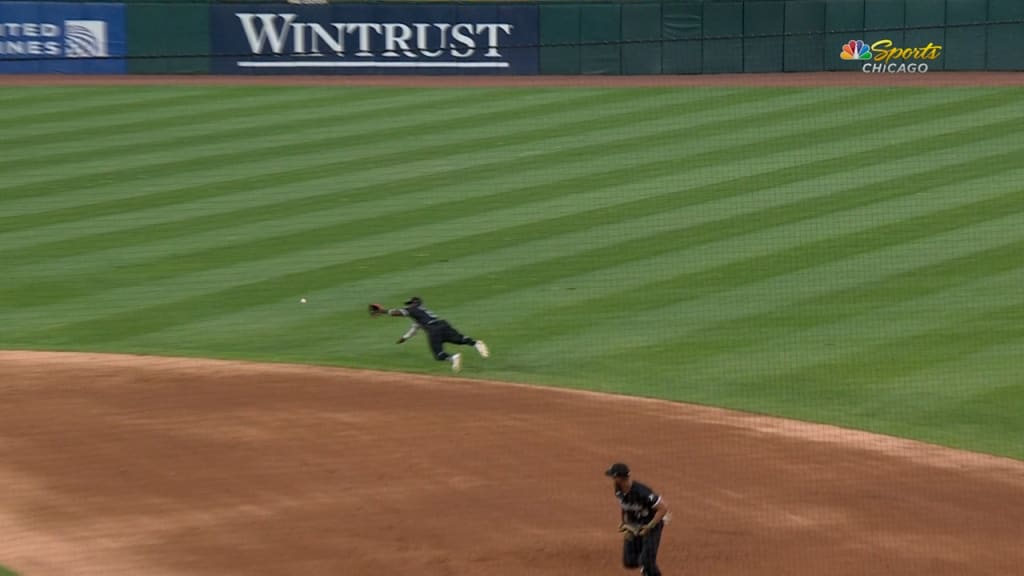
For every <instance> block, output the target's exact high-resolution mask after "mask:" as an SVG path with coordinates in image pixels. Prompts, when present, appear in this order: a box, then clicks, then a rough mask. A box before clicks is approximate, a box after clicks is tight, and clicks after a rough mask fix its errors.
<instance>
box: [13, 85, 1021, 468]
mask: <svg viewBox="0 0 1024 576" xmlns="http://www.w3.org/2000/svg"><path fill="white" fill-rule="evenodd" d="M0 106H2V109H3V110H4V127H3V138H2V139H0V152H2V154H0V174H2V176H0V262H2V263H3V275H4V281H3V282H2V283H0V306H2V309H0V315H2V318H3V324H2V326H3V328H2V330H0V348H36V349H56V350H94V351H122V352H141V353H159V354H173V355H193V356H213V357H226V358H246V359H262V360H272V361H300V362H313V363H327V364H340V365H349V366H360V367H372V368H383V369H390V370H409V371H423V372H434V373H443V372H445V366H444V365H441V364H438V363H435V362H433V361H432V360H431V359H430V358H429V355H428V353H427V350H426V346H425V344H424V343H423V342H422V341H417V342H412V343H409V344H406V345H405V346H403V347H397V346H395V344H394V340H395V338H397V336H398V335H400V334H401V333H402V332H403V331H404V329H405V324H404V323H403V322H402V321H399V320H394V319H378V320H373V321H371V320H370V319H369V318H368V317H367V316H366V313H365V305H366V303H368V302H371V301H381V302H385V303H388V304H394V303H397V302H399V301H401V300H402V299H404V298H405V297H407V296H408V295H410V294H419V295H421V296H423V297H424V298H425V299H426V301H427V303H428V304H429V305H430V306H431V307H432V308H435V309H436V310H437V311H438V312H440V313H442V314H443V315H444V316H447V317H448V318H449V319H450V320H451V321H452V322H453V323H454V324H455V325H456V326H457V327H459V328H461V329H462V330H464V331H465V332H467V333H469V334H471V335H474V336H478V337H480V338H484V339H486V340H488V342H489V343H490V344H491V347H492V350H493V352H494V356H493V358H492V359H490V360H489V361H487V362H486V363H485V362H483V361H481V360H479V359H477V358H475V357H473V356H472V355H471V356H470V357H469V360H468V362H467V366H466V374H467V375H468V376H471V377H483V378H497V379H504V380H514V381H525V382H534V383H547V384H555V385H562V386H574V387H585V388H592V389H596V390H605V391H616V392H625V393H631V394H641V395H647V396H658V397H665V398H670V399H676V400H686V401H692V402H700V403H706V404H714V405H721V406H727V407H733V408H739V409H744V410H751V411H757V412H766V413H772V414H779V415H783V416H789V417H795V418H801V419H806V420H814V421H823V422H832V423H838V424H842V425H846V426H852V427H857V428H863V429H867V430H872V431H878V432H884V433H889V434H896V435H900V436H907V437H912V438H918V439H923V440H927V441H932V442H938V443H942V444H946V445H951V446H957V447H963V448H969V449H974V450H980V451H986V452H992V453H998V454H1004V455H1009V456H1013V457H1016V458H1024V419H1022V418H1021V417H1020V415H1021V414H1022V413H1024V377H1022V376H1021V374H1022V370H1021V368H1022V361H1021V358H1024V289H1022V287H1024V163H1022V162H1021V160H1020V159H1021V158H1022V157H1024V138H1022V137H1021V133H1022V130H1024V92H1022V91H1021V90H1019V89H896V90H893V89H889V90H868V89H864V90H851V89H848V88H844V89H816V90H809V89H694V88H688V89H628V90H627V89H568V90H567V89H530V90H526V89H449V90H423V89H418V90H403V89H370V88H365V89H353V88H346V89H341V88H271V87H265V88H251V87H250V88H238V87H216V88H214V87H211V88H202V87H188V88H174V89H172V88H124V87H118V88H75V89H72V88H4V89H0ZM300 297H306V298H308V299H309V303H308V304H306V305H301V304H299V302H298V301H299V298H300Z"/></svg>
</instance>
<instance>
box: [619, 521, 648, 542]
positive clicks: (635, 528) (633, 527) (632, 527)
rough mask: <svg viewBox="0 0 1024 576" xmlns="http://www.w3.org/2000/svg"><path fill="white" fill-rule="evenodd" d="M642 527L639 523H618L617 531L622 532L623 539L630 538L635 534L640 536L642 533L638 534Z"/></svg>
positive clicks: (634, 536)
mask: <svg viewBox="0 0 1024 576" xmlns="http://www.w3.org/2000/svg"><path fill="white" fill-rule="evenodd" d="M642 529H643V526H641V525H639V524H625V523H623V524H619V532H621V533H622V538H623V539H625V540H632V539H634V538H636V537H637V536H642V534H640V531H641V530H642Z"/></svg>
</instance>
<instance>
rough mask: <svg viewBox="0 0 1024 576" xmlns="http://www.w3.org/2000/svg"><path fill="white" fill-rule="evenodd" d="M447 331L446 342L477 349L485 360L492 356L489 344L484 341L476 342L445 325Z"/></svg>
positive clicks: (449, 325) (452, 327)
mask: <svg viewBox="0 0 1024 576" xmlns="http://www.w3.org/2000/svg"><path fill="white" fill-rule="evenodd" d="M445 331H446V332H447V334H446V336H445V342H451V343H452V344H459V345H461V346H472V347H473V348H476V351H477V352H479V353H480V355H481V356H483V357H484V358H487V357H488V356H490V355H491V351H490V350H489V349H488V348H487V344H485V343H484V341H483V340H476V339H473V338H470V337H469V336H465V335H463V334H462V333H461V332H459V331H458V330H456V329H455V327H454V326H452V325H451V324H445Z"/></svg>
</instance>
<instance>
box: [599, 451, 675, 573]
mask: <svg viewBox="0 0 1024 576" xmlns="http://www.w3.org/2000/svg"><path fill="white" fill-rule="evenodd" d="M605 476H609V477H610V478H611V479H612V480H613V481H614V483H615V498H616V499H618V501H619V505H620V507H621V508H622V524H620V525H619V531H620V532H622V537H623V538H624V539H625V542H623V545H622V564H623V565H624V566H625V567H626V568H629V569H634V568H639V569H640V574H643V575H644V576H661V570H660V569H659V568H658V546H660V545H661V531H662V529H663V528H664V527H665V515H666V514H668V507H667V506H666V505H665V502H664V501H663V500H662V499H661V496H659V495H658V494H656V493H655V492H654V491H653V490H651V489H650V487H648V486H647V485H645V484H641V483H639V482H636V481H634V480H633V479H632V478H631V477H630V474H629V466H626V465H625V464H623V463H621V462H617V463H615V464H612V465H611V467H610V468H608V470H606V471H605Z"/></svg>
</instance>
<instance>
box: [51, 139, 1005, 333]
mask: <svg viewBox="0 0 1024 576" xmlns="http://www.w3.org/2000/svg"><path fill="white" fill-rule="evenodd" d="M1004 128H1006V127H1005V126H1004ZM979 129H980V128H979ZM963 134H966V132H963V133H961V134H960V135H961V136H962V135H963ZM928 138H932V139H931V140H930V141H931V143H932V145H933V146H938V144H937V143H936V142H935V140H936V139H935V138H933V137H925V139H928ZM958 141H963V139H961V140H958ZM969 141H970V140H969V139H967V140H966V141H965V142H969ZM893 146H894V147H898V148H900V150H902V153H903V154H907V155H910V154H911V153H910V152H907V150H914V149H915V147H914V146H898V145H893ZM921 148H923V149H921V150H920V152H921V153H924V152H925V151H927V150H926V147H921ZM882 151H885V150H882ZM1013 153H1014V152H1010V153H1006V154H1007V155H1012V154H1013ZM854 157H856V155H847V156H844V159H847V160H848V159H850V158H854ZM801 168H805V167H801ZM799 173H800V174H805V175H807V170H800V171H799ZM806 177H810V176H806ZM797 179H799V178H797ZM892 194H898V193H895V192H894V193H892ZM645 204H646V203H642V205H645ZM615 208H616V209H618V208H617V207H615ZM570 219H571V220H574V221H576V222H577V223H576V225H577V226H578V225H579V223H578V222H580V221H584V222H585V221H586V220H581V219H578V218H575V217H573V218H570ZM590 222H593V219H591V220H590ZM519 228H535V229H538V228H539V230H543V229H545V228H547V227H546V226H538V225H537V224H536V223H530V224H527V225H525V226H520V227H519ZM505 233H506V232H505V231H504V230H499V231H497V232H488V233H484V234H477V235H474V236H472V237H467V236H460V237H459V238H458V239H457V240H446V241H443V242H440V243H437V244H435V245H434V246H433V249H434V250H436V251H437V252H440V253H444V254H450V255H453V256H459V255H464V254H468V253H472V252H474V251H476V250H480V248H478V246H491V247H493V246H494V245H495V244H499V245H500V242H498V243H494V242H479V241H476V242H473V241H468V240H470V239H471V238H472V239H475V240H479V239H481V238H482V237H486V236H488V235H491V236H494V235H502V234H505ZM512 236H516V235H512ZM499 237H500V236H499ZM509 241H510V240H506V241H505V242H506V243H507V242H509ZM421 251H424V248H423V246H418V247H416V248H412V249H407V250H401V251H398V252H393V253H388V254H389V257H390V258H391V259H392V260H393V261H409V260H414V259H415V257H416V256H415V255H416V253H417V252H421ZM378 259H379V256H378V257H371V258H367V259H358V260H355V261H353V262H348V263H342V264H331V265H325V266H320V267H315V268H313V269H307V268H305V267H304V268H303V269H301V270H298V271H290V272H287V273H280V274H277V275H275V276H273V277H270V278H266V279H262V280H258V281H253V282H246V283H240V284H236V285H234V286H231V287H228V288H224V289H221V290H218V291H215V292H209V293H203V294H199V295H194V296H190V297H187V298H182V299H180V300H178V301H176V302H168V303H165V304H160V305H156V306H152V307H151V308H145V309H143V310H142V311H135V310H132V311H129V312H125V313H117V314H113V316H114V317H115V318H116V317H119V316H120V315H121V314H127V315H128V316H130V317H132V318H139V317H148V318H152V319H153V321H151V322H139V321H135V322H133V326H132V329H131V330H127V332H128V333H127V334H124V333H122V336H125V337H126V336H130V335H132V334H143V333H146V332H149V331H152V330H155V329H163V328H166V327H168V326H173V325H175V324H180V323H185V322H188V321H190V320H191V319H194V318H196V317H199V316H200V315H206V316H209V315H219V314H224V313H229V312H232V311H235V310H238V309H242V308H246V307H250V306H253V305H256V304H259V303H267V302H272V301H275V300H276V299H277V298H278V296H277V295H278V294H281V293H284V292H287V291H288V286H289V285H290V284H301V285H304V286H307V288H308V289H314V290H315V289H322V288H324V287H327V286H330V285H331V284H332V283H333V282H334V281H335V278H336V277H337V276H338V275H345V274H349V275H363V276H368V275H373V274H374V272H373V271H372V270H371V271H370V272H366V271H364V270H361V269H360V268H365V267H366V266H367V265H368V264H369V263H370V262H371V261H375V260H378ZM214 302H216V303H218V304H217V305H216V306H215V305H213V304H214ZM126 319H127V317H126ZM157 319H159V320H157ZM94 328H95V325H94V322H93V321H86V322H80V323H72V324H69V325H67V326H64V327H63V329H62V330H63V333H64V334H65V335H67V334H70V335H72V336H75V335H78V334H80V335H81V336H85V335H86V334H88V338H98V339H100V340H103V339H104V338H105V337H111V336H114V335H113V334H107V335H103V334H96V333H94ZM126 328H127V327H126ZM79 331H81V332H79Z"/></svg>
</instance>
